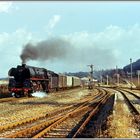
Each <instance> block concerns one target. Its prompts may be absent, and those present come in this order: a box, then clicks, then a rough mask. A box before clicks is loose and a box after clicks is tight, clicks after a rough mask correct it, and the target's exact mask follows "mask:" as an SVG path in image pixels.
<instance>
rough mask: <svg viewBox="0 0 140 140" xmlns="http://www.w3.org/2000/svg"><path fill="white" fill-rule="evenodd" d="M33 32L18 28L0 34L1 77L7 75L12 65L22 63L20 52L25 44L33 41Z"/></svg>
mask: <svg viewBox="0 0 140 140" xmlns="http://www.w3.org/2000/svg"><path fill="white" fill-rule="evenodd" d="M33 38H34V39H35V37H33V35H32V33H30V32H28V31H26V30H24V29H17V30H16V31H15V32H12V33H6V32H4V33H1V34H0V60H1V64H0V67H1V72H0V77H4V76H7V73H8V70H9V69H10V68H11V67H14V66H16V65H17V64H20V63H21V60H20V54H21V50H22V47H23V45H25V44H26V43H27V42H29V41H32V39H33Z"/></svg>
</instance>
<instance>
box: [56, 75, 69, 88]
mask: <svg viewBox="0 0 140 140" xmlns="http://www.w3.org/2000/svg"><path fill="white" fill-rule="evenodd" d="M58 87H59V89H66V87H67V77H66V76H65V75H62V74H59V80H58Z"/></svg>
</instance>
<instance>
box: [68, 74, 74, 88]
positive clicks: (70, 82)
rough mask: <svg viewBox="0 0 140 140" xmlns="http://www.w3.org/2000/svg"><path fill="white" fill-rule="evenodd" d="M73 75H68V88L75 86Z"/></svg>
mask: <svg viewBox="0 0 140 140" xmlns="http://www.w3.org/2000/svg"><path fill="white" fill-rule="evenodd" d="M72 79H73V78H72V76H67V88H71V87H72V86H73V82H72V81H73V80H72Z"/></svg>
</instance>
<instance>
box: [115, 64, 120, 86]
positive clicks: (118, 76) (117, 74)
mask: <svg viewBox="0 0 140 140" xmlns="http://www.w3.org/2000/svg"><path fill="white" fill-rule="evenodd" d="M116 77H117V85H119V82H120V81H119V78H120V75H119V73H118V67H117V66H116Z"/></svg>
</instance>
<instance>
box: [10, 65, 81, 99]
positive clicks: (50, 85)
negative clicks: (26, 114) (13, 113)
mask: <svg viewBox="0 0 140 140" xmlns="http://www.w3.org/2000/svg"><path fill="white" fill-rule="evenodd" d="M8 75H9V77H10V78H9V85H8V89H9V91H10V93H12V94H13V95H14V96H15V97H16V98H19V97H22V96H29V97H30V96H32V93H33V92H36V91H43V92H46V93H49V92H52V91H57V90H60V89H67V88H73V87H78V86H80V85H81V80H80V78H78V77H74V76H65V75H61V74H56V73H55V72H53V71H50V70H47V69H45V68H38V67H33V66H28V65H25V64H22V65H18V66H17V67H16V68H11V69H10V70H9V72H8Z"/></svg>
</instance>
